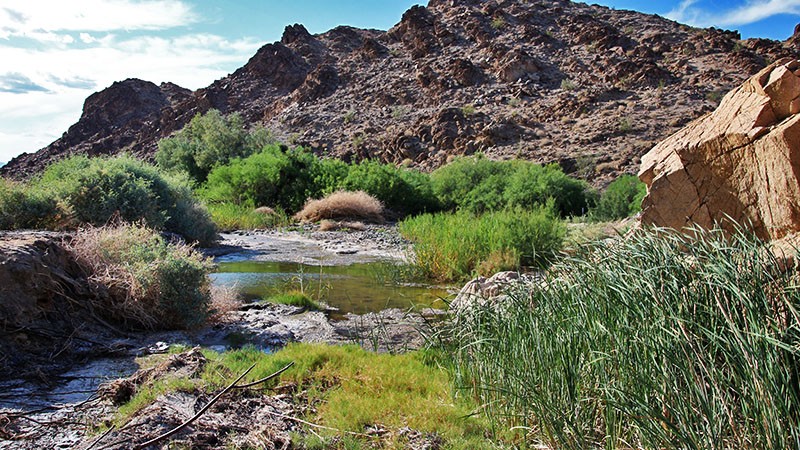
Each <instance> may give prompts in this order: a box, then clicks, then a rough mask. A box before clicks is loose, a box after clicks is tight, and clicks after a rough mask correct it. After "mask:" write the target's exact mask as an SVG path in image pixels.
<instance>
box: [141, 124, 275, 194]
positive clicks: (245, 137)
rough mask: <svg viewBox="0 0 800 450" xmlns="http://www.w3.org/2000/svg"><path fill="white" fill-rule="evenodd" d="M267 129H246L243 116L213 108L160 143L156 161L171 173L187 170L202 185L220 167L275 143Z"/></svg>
mask: <svg viewBox="0 0 800 450" xmlns="http://www.w3.org/2000/svg"><path fill="white" fill-rule="evenodd" d="M275 142H276V141H275V139H274V138H273V136H272V135H271V134H270V132H269V131H267V130H266V129H264V128H257V129H254V130H251V131H248V130H247V129H245V124H244V120H243V119H242V117H241V116H240V115H239V114H231V115H229V116H223V115H222V114H221V113H220V112H219V111H217V110H215V109H212V110H210V111H208V112H207V113H206V114H204V115H200V114H198V115H196V116H195V117H194V118H193V119H192V120H191V121H190V122H189V123H188V124H187V125H186V126H185V127H184V128H183V129H182V130H180V131H178V132H177V133H175V134H173V135H172V136H170V137H168V138H165V139H162V140H161V141H159V143H158V151H157V152H156V162H157V164H158V166H159V167H161V168H162V169H165V170H170V171H183V172H186V173H188V174H189V176H190V177H191V178H192V179H193V180H195V181H196V182H199V183H202V182H203V181H205V180H206V178H207V177H208V174H209V172H210V171H211V170H212V169H213V168H214V167H216V166H219V165H225V164H227V163H228V161H230V160H232V159H234V158H244V157H247V156H250V155H252V154H253V153H256V152H258V151H260V150H261V149H262V148H263V147H264V146H266V145H270V144H275Z"/></svg>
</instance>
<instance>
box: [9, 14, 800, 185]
mask: <svg viewBox="0 0 800 450" xmlns="http://www.w3.org/2000/svg"><path fill="white" fill-rule="evenodd" d="M795 31H800V30H795ZM799 50H800V34H798V33H795V35H794V36H792V37H791V38H790V39H788V40H787V41H784V42H779V41H772V40H767V39H748V40H741V38H740V36H739V35H738V33H736V32H731V31H724V30H718V29H714V28H709V29H697V28H692V27H688V26H686V25H681V24H678V23H676V22H673V21H670V20H668V19H665V18H662V17H659V16H654V15H648V14H642V13H638V12H634V11H624V10H612V9H609V8H606V7H602V6H597V5H586V4H582V3H573V2H571V1H567V0H538V1H524V0H494V1H488V2H485V1H477V0H431V1H430V2H429V4H428V6H427V7H423V6H414V7H411V8H410V9H409V10H407V11H406V12H405V13H404V14H403V17H402V19H401V20H400V22H399V23H398V24H397V25H395V26H394V27H392V28H391V29H389V30H388V31H385V32H384V31H380V30H365V29H357V28H352V27H347V26H340V27H336V28H334V29H332V30H329V31H327V32H325V33H321V34H317V35H311V34H310V33H309V32H308V31H307V30H306V29H305V27H304V26H302V25H299V24H295V25H290V26H287V27H286V29H285V30H284V33H283V36H282V38H281V40H280V41H278V42H274V43H269V44H266V45H264V46H263V47H261V48H260V49H259V50H258V51H257V52H256V53H255V54H254V55H253V56H252V57H251V58H250V60H248V62H247V63H246V64H244V65H243V66H242V67H240V68H239V69H237V70H236V71H234V72H233V73H231V74H229V75H227V76H226V77H223V78H221V79H219V80H216V81H214V82H213V83H211V84H210V85H209V86H207V87H205V88H201V89H198V90H196V91H193V92H192V91H189V90H187V89H184V88H181V87H179V86H176V85H174V84H171V83H162V84H161V85H155V84H153V83H150V82H146V81H142V80H135V79H128V80H125V81H121V82H116V83H114V84H113V85H112V86H110V87H109V88H106V89H105V90H103V91H100V92H97V93H95V94H92V95H91V96H89V98H87V100H86V102H85V104H84V108H83V114H82V116H81V118H80V119H79V121H78V122H77V123H76V124H74V125H72V126H71V127H70V128H69V130H67V132H65V133H64V135H63V136H62V137H61V138H59V139H58V140H56V141H55V142H53V143H52V144H50V145H49V146H47V147H45V148H43V149H42V150H40V151H39V152H36V153H33V154H24V155H21V156H19V157H17V158H14V159H13V160H12V161H10V162H9V163H8V164H7V165H6V166H5V167H2V168H0V174H2V175H6V176H11V177H14V178H24V177H27V176H30V175H31V174H33V173H36V172H37V171H40V170H41V169H42V168H43V167H44V166H45V165H46V164H47V163H49V162H51V161H54V160H56V159H59V158H61V157H63V156H64V155H68V154H74V153H81V154H89V155H104V154H114V153H118V152H121V151H127V152H130V153H133V154H135V155H137V156H140V157H143V158H152V155H153V154H154V152H155V150H156V146H157V142H158V140H159V139H161V138H163V137H166V136H168V135H169V134H170V133H172V132H174V131H176V130H179V129H180V128H181V127H183V125H185V124H186V123H187V122H188V121H189V120H190V119H191V118H192V117H193V116H194V115H196V114H199V113H203V112H206V111H208V110H209V109H212V108H213V109H218V110H220V111H221V112H223V113H226V114H229V113H233V112H238V113H240V114H241V115H242V116H243V118H244V119H245V121H246V122H247V123H248V124H255V123H262V124H264V125H265V126H266V127H268V128H269V129H271V130H272V131H273V132H274V133H275V134H276V135H277V136H278V137H279V138H281V139H283V140H285V141H287V142H288V143H291V144H297V145H303V146H306V147H309V148H311V149H312V150H314V151H315V152H317V153H320V154H325V155H330V156H334V157H339V158H343V159H345V160H358V159H363V158H375V159H380V160H382V161H385V162H392V163H398V164H406V165H411V166H415V167H419V168H421V169H424V170H430V169H434V168H436V167H439V166H441V165H443V164H445V163H446V162H447V161H449V160H451V159H452V157H453V156H457V155H468V154H474V153H476V152H482V153H484V154H486V155H487V156H488V157H491V158H497V159H509V158H523V159H526V160H532V161H536V162H540V163H557V164H559V165H561V166H562V168H564V169H565V171H567V172H571V173H576V174H578V175H580V176H582V177H584V178H586V179H589V180H590V181H592V182H593V183H594V184H597V185H600V184H604V183H606V182H608V181H610V180H611V179H613V177H615V176H617V175H618V174H619V173H623V172H627V173H634V172H635V171H636V169H637V167H638V164H639V158H640V156H641V155H643V154H644V153H646V152H647V151H648V150H649V149H650V148H651V147H652V146H653V145H655V143H657V142H658V141H660V140H661V139H664V138H666V137H667V136H669V135H670V134H672V133H673V132H675V131H677V130H678V129H680V127H682V126H683V125H685V124H686V123H688V122H690V121H691V120H693V119H695V118H697V117H699V116H701V115H703V114H705V113H708V112H710V111H711V110H712V109H713V108H714V107H715V106H716V104H717V103H718V101H719V98H720V97H721V95H722V93H724V92H727V91H728V90H730V89H732V88H734V87H735V86H737V85H738V84H739V83H741V82H743V81H744V80H745V79H747V78H748V77H749V76H751V75H753V74H754V73H756V72H757V71H758V70H760V69H761V68H762V67H764V66H766V65H767V63H769V62H771V61H774V60H777V59H780V58H782V57H793V58H797V57H798V55H799V54H800V53H799Z"/></svg>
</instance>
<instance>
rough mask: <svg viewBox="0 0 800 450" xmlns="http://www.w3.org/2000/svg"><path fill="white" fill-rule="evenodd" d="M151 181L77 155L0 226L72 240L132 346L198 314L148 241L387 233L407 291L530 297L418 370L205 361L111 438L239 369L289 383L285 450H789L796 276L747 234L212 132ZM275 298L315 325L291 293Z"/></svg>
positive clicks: (184, 142) (637, 187)
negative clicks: (481, 280)
mask: <svg viewBox="0 0 800 450" xmlns="http://www.w3.org/2000/svg"><path fill="white" fill-rule="evenodd" d="M156 162H157V164H158V166H153V165H150V164H147V163H144V162H140V161H137V160H135V159H134V158H132V157H129V156H122V157H114V158H94V159H89V158H86V157H80V156H77V157H72V158H70V159H67V160H65V161H62V162H59V163H56V164H54V165H53V166H51V167H50V168H48V169H47V170H46V171H45V172H44V173H43V174H41V175H39V176H37V177H35V178H33V179H31V180H29V181H26V182H12V181H8V180H0V229H22V228H46V229H57V230H61V229H66V230H80V231H78V232H77V233H76V235H75V237H73V239H72V248H73V251H75V253H76V254H77V255H79V258H80V260H81V262H82V264H84V265H85V266H86V267H89V268H92V270H90V272H89V273H90V274H91V275H90V276H91V277H93V278H92V280H93V282H95V283H97V285H98V286H105V287H106V289H107V290H108V292H110V293H111V294H110V295H109V296H107V298H105V300H104V302H101V303H99V304H97V305H95V309H96V310H98V311H102V312H104V317H106V318H107V319H108V320H112V321H115V322H117V323H125V324H127V325H129V326H131V327H137V328H145V329H162V328H191V327H195V326H198V325H199V324H201V323H202V322H203V321H204V320H205V319H206V318H207V317H208V316H209V315H213V314H214V313H215V311H214V309H215V306H214V301H213V296H212V295H211V292H210V289H209V286H208V278H207V273H208V271H209V270H210V267H209V262H208V261H207V260H205V259H203V258H202V257H200V256H198V255H197V254H196V253H195V252H194V250H192V248H191V247H190V246H189V245H186V244H178V243H174V242H168V241H167V240H165V239H164V237H163V236H164V235H166V236H170V235H180V236H182V237H183V239H184V240H185V241H186V242H188V243H189V244H197V245H209V244H211V243H213V241H214V239H215V235H216V232H217V231H218V230H233V229H260V228H273V227H281V226H289V225H291V224H292V223H294V220H298V219H299V218H303V219H306V220H308V221H312V222H317V221H320V220H323V221H328V222H330V223H335V221H342V223H353V224H356V223H359V221H366V222H373V223H380V222H382V221H383V220H388V221H391V222H394V221H397V227H398V230H399V231H400V233H402V235H403V236H404V237H405V238H406V239H408V240H409V241H410V242H412V245H413V247H414V258H413V260H412V265H413V266H414V267H413V268H412V269H409V268H399V269H398V270H400V271H405V270H409V271H410V272H414V273H417V274H423V275H424V276H425V277H426V278H428V279H430V280H436V281H447V282H464V281H466V280H469V279H470V278H472V277H474V276H476V275H484V276H488V275H491V274H493V273H495V272H498V271H503V270H517V271H523V270H533V269H535V270H537V271H538V272H539V273H540V274H541V277H537V279H536V281H535V282H530V283H527V284H520V285H519V286H516V287H514V288H513V289H512V290H510V291H509V292H507V293H506V295H505V296H503V297H501V299H499V300H497V301H495V302H488V303H487V304H485V305H483V306H478V305H475V306H474V307H469V308H461V309H459V312H457V313H455V312H453V313H451V314H450V315H449V316H448V317H447V318H446V319H444V320H443V321H441V323H437V324H436V331H437V332H436V333H434V334H432V335H430V336H426V337H427V338H428V345H427V346H426V347H425V348H424V349H422V350H417V351H413V352H408V353H402V354H392V353H391V352H390V353H387V354H376V353H371V352H367V351H365V350H363V349H361V348H359V347H356V346H345V347H326V346H322V345H307V344H303V345H295V344H292V345H289V346H287V347H285V348H283V349H281V350H278V351H276V352H275V353H272V354H265V353H263V352H261V351H259V350H257V349H254V348H248V347H246V348H244V349H241V350H235V351H228V352H225V353H221V354H219V353H214V352H211V351H206V350H204V351H203V353H204V355H205V358H207V359H208V361H209V362H208V363H207V365H206V367H205V369H204V371H203V372H202V373H199V374H196V376H191V377H183V378H176V379H172V380H167V381H159V382H153V383H151V384H148V385H143V386H142V387H141V389H140V391H138V392H137V393H136V394H135V395H133V396H132V397H131V398H130V399H128V401H126V402H124V403H123V404H122V406H121V407H120V409H119V412H118V415H117V419H116V420H117V422H118V423H117V424H116V425H117V426H120V425H124V424H125V423H126V421H127V420H129V419H130V418H131V417H132V415H134V414H135V413H136V412H137V411H139V410H141V409H142V408H144V407H145V406H147V404H148V403H151V402H153V401H155V399H157V398H160V396H164V395H166V394H167V393H170V392H198V391H200V392H204V393H208V394H210V393H212V392H215V391H217V390H219V389H220V388H221V387H223V386H224V385H225V384H226V382H228V381H230V380H231V379H233V378H235V377H236V376H237V375H239V374H241V373H242V372H244V370H245V369H247V367H249V366H250V365H252V364H255V365H256V369H255V370H253V371H252V372H251V373H250V374H249V375H248V378H247V379H248V380H250V381H252V380H257V379H258V377H260V376H264V375H266V374H269V373H272V372H274V371H275V370H277V369H278V368H280V367H283V366H285V365H286V364H288V363H289V362H294V363H295V364H294V366H293V367H292V368H291V369H289V370H288V371H286V372H285V373H283V374H281V376H280V377H278V379H277V381H275V383H274V384H270V385H269V386H268V387H270V388H280V387H281V386H283V388H282V389H290V392H291V398H292V399H293V401H294V402H299V403H298V404H300V405H302V406H303V409H302V410H303V411H304V413H303V415H302V417H301V418H300V419H301V420H302V421H304V422H302V423H305V425H304V426H300V427H299V428H298V429H299V430H301V431H299V432H295V433H294V434H293V435H292V444H293V445H296V446H297V447H298V448H342V449H344V448H347V449H351V448H352V449H357V448H371V447H372V446H373V445H378V446H380V447H382V448H405V447H404V446H406V445H408V440H407V437H404V436H407V435H403V434H401V432H400V431H401V430H402V429H404V428H403V427H404V426H405V427H407V428H408V427H410V429H411V430H413V431H414V432H419V433H422V435H424V436H427V437H426V439H429V441H430V442H433V443H435V448H452V449H459V448H465V449H466V448H487V449H488V448H540V446H545V447H547V448H566V449H573V448H574V449H582V448H712V449H725V448H752V449H755V448H789V447H792V446H796V444H797V442H800V431H798V430H800V426H798V425H800V415H798V410H800V409H799V407H800V388H798V387H797V386H798V382H797V380H798V374H800V363H799V362H798V361H800V355H799V354H798V353H799V352H800V350H799V349H800V347H799V346H798V331H797V330H800V314H798V312H797V305H798V301H799V300H800V297H798V295H800V294H798V290H797V289H796V286H797V275H796V274H797V271H796V270H794V268H791V269H789V270H787V268H786V266H785V264H784V263H783V262H782V261H779V260H777V259H776V258H775V257H774V256H773V255H772V254H771V253H770V252H769V250H768V247H767V244H765V243H763V242H761V241H759V240H758V239H755V238H754V237H752V236H751V235H749V234H748V233H746V232H745V231H741V232H739V233H736V234H733V235H724V234H723V233H722V232H719V231H715V230H712V231H701V230H696V231H695V232H694V233H693V236H692V237H687V236H686V235H681V234H677V233H674V232H671V231H669V230H655V229H639V230H635V231H634V232H632V233H629V235H628V236H626V237H625V238H621V237H614V236H611V235H609V233H607V232H606V231H605V229H606V228H608V223H609V222H610V221H614V220H619V219H624V218H627V217H630V216H632V215H634V214H636V212H637V211H638V208H639V205H640V204H641V199H642V197H643V196H644V192H645V190H644V185H643V184H642V183H641V182H639V181H638V179H636V178H635V177H633V176H630V175H625V176H622V177H620V178H619V179H618V180H616V181H614V182H613V183H611V184H610V185H609V186H608V187H607V188H606V189H605V191H604V192H602V193H598V192H596V191H594V190H593V189H592V188H590V187H589V185H588V184H587V183H586V182H584V181H582V180H579V179H576V178H572V177H570V176H569V175H567V174H565V173H563V171H562V170H561V169H560V168H559V167H558V166H554V165H548V166H541V165H536V164H532V163H529V162H525V161H519V160H513V161H490V160H488V159H486V158H483V157H482V156H480V155H476V156H470V157H461V158H456V159H455V160H454V161H453V162H452V163H450V164H449V165H447V166H444V167H442V168H440V169H438V170H436V171H434V172H433V173H430V174H427V173H422V172H418V171H414V170H410V169H405V168H399V167H396V166H394V165H389V164H383V163H380V162H377V161H363V162H359V163H353V164H348V163H345V162H342V161H338V160H333V159H327V158H323V157H320V156H318V155H315V154H312V153H311V152H308V151H306V150H304V149H302V148H289V147H287V146H284V145H282V144H280V143H279V142H277V141H276V140H275V139H274V138H273V137H272V136H271V135H270V134H269V133H268V132H267V131H266V130H264V129H253V130H246V129H244V128H243V126H242V121H241V119H240V118H238V117H237V116H235V115H233V116H228V117H225V116H222V115H221V114H219V113H217V112H211V113H208V114H206V115H204V116H197V117H195V118H194V119H193V120H192V121H191V122H190V124H189V125H187V127H186V128H184V130H182V131H180V132H178V133H176V134H175V135H173V136H172V137H170V138H167V139H165V140H163V141H162V142H161V143H160V145H159V152H158V154H157V156H156ZM304 207H305V208H306V210H305V211H302V213H301V210H303V208H304ZM298 213H301V214H300V215H299V216H295V215H296V214H298ZM295 217H296V218H297V219H296V218H295ZM130 223H133V225H131V224H130ZM330 223H326V224H325V225H324V226H325V227H326V228H330V229H336V228H337V227H334V226H332V225H330ZM109 224H110V225H109ZM358 228H359V227H358V226H355V225H354V226H352V227H345V229H348V230H357V229H358ZM349 232H352V231H349ZM165 233H166V234H165ZM101 268H102V269H103V270H101ZM278 297H280V298H275V301H279V302H281V303H287V304H293V305H298V306H301V307H304V308H315V307H318V305H316V303H315V299H313V298H309V297H307V296H305V295H299V294H298V293H297V292H286V293H284V294H283V295H281V296H278ZM137 299H138V300H137ZM134 300H135V301H134ZM184 350H185V349H184ZM176 351H178V350H176ZM287 386H288V388H287ZM264 395H266V394H264ZM309 423H311V424H314V425H318V426H320V427H322V428H314V427H311V426H308V424H309ZM372 429H383V430H385V432H382V433H377V434H375V433H373V434H370V433H371V432H370V431H369V430H372Z"/></svg>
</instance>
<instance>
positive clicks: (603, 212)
mask: <svg viewBox="0 0 800 450" xmlns="http://www.w3.org/2000/svg"><path fill="white" fill-rule="evenodd" d="M646 194H647V185H646V184H644V183H642V182H641V181H639V178H637V177H635V176H633V175H622V176H620V177H619V178H617V179H616V180H614V181H613V182H611V184H609V185H608V187H607V188H606V190H605V192H603V194H602V195H601V196H600V200H598V202H597V205H596V206H595V207H594V208H592V210H591V215H592V217H593V218H595V219H598V220H614V219H624V218H625V217H629V216H632V215H633V214H636V213H637V212H639V211H641V210H642V199H644V196H645V195H646Z"/></svg>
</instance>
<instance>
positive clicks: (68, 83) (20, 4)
mask: <svg viewBox="0 0 800 450" xmlns="http://www.w3.org/2000/svg"><path fill="white" fill-rule="evenodd" d="M200 20H201V18H200V17H197V16H196V14H195V13H194V12H193V10H192V8H191V6H190V5H189V4H188V0H75V1H60V2H54V1H52V0H49V1H48V0H0V61H4V62H6V63H7V64H8V70H6V71H3V70H0V161H8V160H9V159H10V158H11V157H12V156H14V155H16V154H18V153H20V152H23V151H25V152H31V151H36V150H38V149H39V148H42V147H44V146H46V145H47V144H49V143H50V142H52V141H54V140H55V139H57V138H58V137H59V136H61V134H62V133H63V132H64V131H66V130H67V129H68V128H69V126H70V125H72V124H73V123H75V122H76V121H77V120H78V118H79V117H80V114H81V110H82V105H83V102H84V100H85V99H86V97H88V96H89V95H90V94H92V92H94V91H97V90H100V89H104V88H106V87H108V86H109V85H111V84H112V83H113V82H114V81H120V80H124V79H126V78H140V79H143V80H147V81H152V82H154V83H156V84H158V83H161V82H165V81H171V82H173V83H176V84H178V85H180V86H183V87H185V88H189V89H197V88H200V87H204V86H207V85H208V84H210V83H211V82H212V81H213V80H215V79H218V78H221V77H223V76H225V75H226V74H227V73H228V72H230V71H232V70H233V69H235V68H237V67H240V66H241V65H243V64H244V63H245V62H246V61H247V59H248V58H250V57H251V56H252V55H253V53H255V51H256V50H257V49H258V47H259V46H260V45H262V42H260V41H258V40H256V39H252V38H243V39H226V38H224V37H222V36H218V35H215V34H211V33H200V32H191V31H190V29H189V28H188V27H187V28H182V27H184V26H185V25H190V24H195V23H197V22H199V21H200ZM128 31H138V32H137V33H133V34H131V33H127V32H128ZM181 33H182V34H181ZM30 41H35V43H36V45H33V46H32V45H30V43H31V42H30ZM12 68H13V70H11V69H12Z"/></svg>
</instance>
